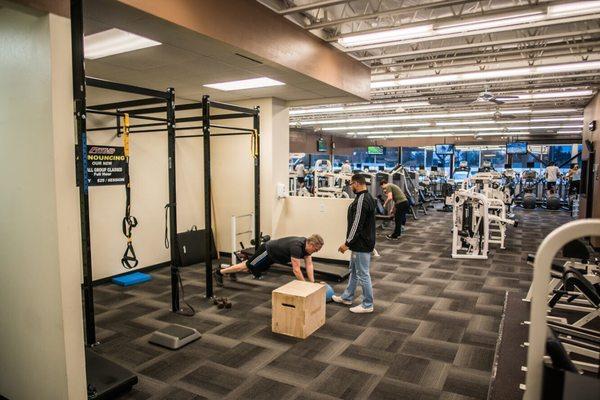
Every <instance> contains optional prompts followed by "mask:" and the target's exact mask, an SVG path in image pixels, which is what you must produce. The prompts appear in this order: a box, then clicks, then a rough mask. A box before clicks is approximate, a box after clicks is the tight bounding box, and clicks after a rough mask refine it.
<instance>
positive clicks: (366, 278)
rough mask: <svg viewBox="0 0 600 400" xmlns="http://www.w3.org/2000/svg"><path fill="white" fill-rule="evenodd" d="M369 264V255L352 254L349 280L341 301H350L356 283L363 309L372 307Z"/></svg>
mask: <svg viewBox="0 0 600 400" xmlns="http://www.w3.org/2000/svg"><path fill="white" fill-rule="evenodd" d="M370 263H371V253H359V252H356V251H353V252H352V254H351V255H350V279H349V280H348V286H347V287H346V290H344V293H342V296H341V297H342V299H344V300H348V301H352V300H353V299H354V292H355V291H356V284H357V283H358V284H359V285H360V287H361V288H362V294H363V301H362V305H363V307H365V308H370V307H373V288H372V287H371V274H370V273H369V264H370Z"/></svg>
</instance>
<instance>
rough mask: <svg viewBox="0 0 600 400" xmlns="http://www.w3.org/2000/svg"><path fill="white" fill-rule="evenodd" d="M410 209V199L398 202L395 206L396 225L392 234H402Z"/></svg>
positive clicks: (396, 235)
mask: <svg viewBox="0 0 600 400" xmlns="http://www.w3.org/2000/svg"><path fill="white" fill-rule="evenodd" d="M408 210H410V206H409V205H408V200H406V201H403V202H400V203H396V205H395V206H394V212H395V215H394V222H395V224H396V226H395V227H394V233H392V236H395V237H398V236H400V235H401V234H402V226H403V225H406V214H407V213H408Z"/></svg>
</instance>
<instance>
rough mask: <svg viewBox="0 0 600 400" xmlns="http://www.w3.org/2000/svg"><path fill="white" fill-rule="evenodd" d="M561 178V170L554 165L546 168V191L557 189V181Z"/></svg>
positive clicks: (551, 164)
mask: <svg viewBox="0 0 600 400" xmlns="http://www.w3.org/2000/svg"><path fill="white" fill-rule="evenodd" d="M559 176H560V169H558V167H557V166H556V165H555V164H554V163H553V162H550V164H548V166H547V167H546V189H547V190H550V189H554V188H555V187H556V181H557V180H558V177H559Z"/></svg>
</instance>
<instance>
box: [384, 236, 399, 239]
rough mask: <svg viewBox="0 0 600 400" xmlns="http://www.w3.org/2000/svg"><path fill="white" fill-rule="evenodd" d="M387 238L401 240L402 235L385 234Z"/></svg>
mask: <svg viewBox="0 0 600 400" xmlns="http://www.w3.org/2000/svg"><path fill="white" fill-rule="evenodd" d="M385 237H386V238H388V239H389V240H399V239H400V236H394V235H385Z"/></svg>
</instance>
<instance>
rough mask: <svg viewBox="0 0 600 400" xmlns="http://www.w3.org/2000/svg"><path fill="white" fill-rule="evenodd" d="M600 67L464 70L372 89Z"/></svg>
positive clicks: (381, 84) (593, 63)
mask: <svg viewBox="0 0 600 400" xmlns="http://www.w3.org/2000/svg"><path fill="white" fill-rule="evenodd" d="M596 69H600V61H582V62H576V63H568V64H554V65H543V66H538V67H526V68H509V69H500V70H490V71H477V72H464V73H460V74H447V75H429V76H422V77H418V78H406V79H399V80H387V81H375V82H371V88H372V89H380V88H386V87H394V86H410V85H426V84H433V83H447V82H456V81H470V80H481V79H489V78H506V77H512V76H526V75H544V74H552V73H556V72H578V71H592V70H596Z"/></svg>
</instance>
